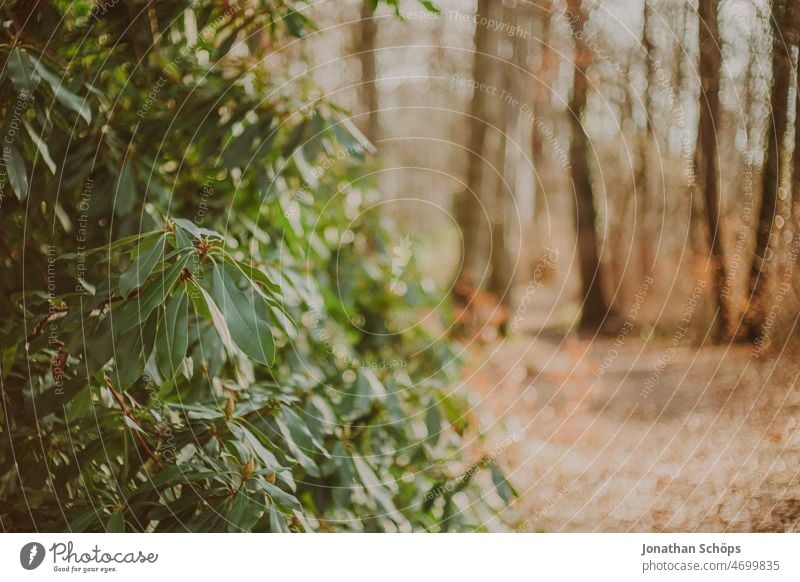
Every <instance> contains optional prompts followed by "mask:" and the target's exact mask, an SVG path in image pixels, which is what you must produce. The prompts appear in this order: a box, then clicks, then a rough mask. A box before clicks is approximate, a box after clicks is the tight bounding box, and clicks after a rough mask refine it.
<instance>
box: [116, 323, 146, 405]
mask: <svg viewBox="0 0 800 582" xmlns="http://www.w3.org/2000/svg"><path fill="white" fill-rule="evenodd" d="M114 331H115V332H116V331H117V330H116V329H115V330H114ZM115 336H116V337H119V340H118V341H115V342H114V364H115V365H114V371H115V373H114V375H113V376H112V378H113V379H114V380H115V385H116V387H117V388H118V389H119V390H124V389H125V388H127V387H128V386H130V385H131V384H133V383H134V382H136V380H138V379H139V378H140V377H141V376H142V372H144V365H145V363H146V362H147V358H148V357H149V356H150V352H152V350H153V343H154V341H155V336H156V318H155V317H151V318H149V319H148V320H147V321H146V322H145V324H144V325H143V326H142V327H141V328H140V327H138V326H137V327H134V328H133V329H130V330H128V331H127V332H126V333H125V334H124V335H122V336H119V335H117V334H116V333H115Z"/></svg>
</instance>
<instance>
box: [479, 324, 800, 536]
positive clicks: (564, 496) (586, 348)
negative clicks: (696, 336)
mask: <svg viewBox="0 0 800 582" xmlns="http://www.w3.org/2000/svg"><path fill="white" fill-rule="evenodd" d="M536 320H537V318H536V317H535V316H534V317H532V318H530V321H527V322H526V327H525V329H523V330H520V332H519V333H518V334H516V335H515V336H513V337H512V338H510V339H506V340H497V341H495V342H491V343H489V344H486V345H483V346H481V347H480V348H473V353H472V358H471V361H472V364H471V366H470V368H469V369H468V370H467V378H468V380H467V381H468V383H469V384H470V385H471V386H473V387H474V388H475V389H476V390H477V392H478V394H479V396H480V399H481V406H480V407H481V410H482V411H484V412H483V414H484V418H483V419H482V420H483V422H484V424H485V425H488V426H489V430H488V434H489V438H488V442H487V444H486V448H487V451H488V453H489V454H491V455H493V456H495V457H496V458H497V460H498V462H499V463H500V464H501V465H502V466H503V467H504V468H505V469H506V470H507V472H508V474H509V478H510V480H511V481H512V483H513V484H514V485H515V487H516V488H517V489H518V492H519V494H520V497H519V499H518V500H517V501H516V502H515V503H514V505H513V507H512V508H511V509H510V510H509V511H508V513H507V515H506V516H505V518H506V521H507V522H509V523H510V524H511V527H512V528H514V529H516V530H518V531H545V532H560V531H581V532H590V531H613V532H624V531H641V532H646V531H656V532H657V531H688V532H692V531H732V532H735V531H800V473H799V472H800V463H798V459H799V458H800V430H799V429H800V393H799V392H798V390H797V388H795V387H794V386H795V384H796V379H797V371H796V370H797V367H796V364H795V365H787V364H791V363H792V360H793V359H795V360H796V355H795V357H794V358H793V357H792V356H791V355H789V354H786V353H784V354H781V355H775V356H770V357H762V358H757V359H756V358H753V357H752V352H753V348H752V347H751V346H748V345H730V346H721V347H703V348H693V347H688V346H686V345H685V343H681V344H680V345H679V346H678V347H674V348H673V347H672V342H671V341H670V338H666V339H660V340H650V341H645V340H644V339H642V338H641V337H640V336H639V334H638V331H633V332H631V333H630V334H628V335H627V336H617V337H613V336H612V337H603V338H599V339H597V338H596V339H593V340H588V339H587V340H582V339H579V338H577V337H576V336H573V335H564V334H563V333H562V334H559V333H556V332H552V331H548V330H547V329H543V328H541V327H538V326H539V325H541V321H538V322H537V321H536Z"/></svg>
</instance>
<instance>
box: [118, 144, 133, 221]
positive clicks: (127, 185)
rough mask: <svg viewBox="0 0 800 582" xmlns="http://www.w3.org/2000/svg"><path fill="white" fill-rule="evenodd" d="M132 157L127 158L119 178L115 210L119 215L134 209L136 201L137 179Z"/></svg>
mask: <svg viewBox="0 0 800 582" xmlns="http://www.w3.org/2000/svg"><path fill="white" fill-rule="evenodd" d="M132 164H133V162H132V161H131V159H130V157H128V158H126V159H125V162H124V163H123V164H122V169H121V170H120V172H119V178H118V180H117V190H116V195H115V197H114V212H115V213H116V214H117V216H125V215H126V214H129V213H130V212H131V210H133V205H134V203H135V202H136V179H135V176H134V171H133V167H132Z"/></svg>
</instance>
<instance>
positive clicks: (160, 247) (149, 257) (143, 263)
mask: <svg viewBox="0 0 800 582" xmlns="http://www.w3.org/2000/svg"><path fill="white" fill-rule="evenodd" d="M165 240H166V236H164V235H162V236H160V237H159V238H158V239H157V240H156V241H155V242H153V245H152V246H151V247H149V248H146V249H141V250H140V252H139V255H138V256H137V257H136V259H134V261H133V265H131V268H130V269H128V270H127V271H125V272H124V273H122V275H120V276H119V293H120V295H122V296H123V297H127V296H128V295H130V293H131V291H133V290H134V289H136V288H138V287H141V286H142V283H144V282H145V281H146V280H147V278H148V277H149V276H150V273H152V272H153V269H154V268H155V266H156V263H157V262H158V259H160V258H161V257H162V256H163V254H164V243H165Z"/></svg>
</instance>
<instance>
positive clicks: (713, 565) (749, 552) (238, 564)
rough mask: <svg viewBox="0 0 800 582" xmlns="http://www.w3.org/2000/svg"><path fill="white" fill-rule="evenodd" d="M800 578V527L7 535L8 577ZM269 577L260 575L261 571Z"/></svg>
mask: <svg viewBox="0 0 800 582" xmlns="http://www.w3.org/2000/svg"><path fill="white" fill-rule="evenodd" d="M178 576H180V577H181V578H180V580H183V581H185V582H194V581H203V580H216V581H231V582H232V581H233V580H255V579H258V580H281V581H295V580H298V581H305V580H323V581H325V582H361V581H365V582H366V581H369V582H374V581H379V582H384V581H386V582H394V581H401V580H402V581H403V582H407V581H408V580H409V579H413V580H415V582H416V581H417V580H418V581H419V582H427V581H429V580H430V581H432V580H436V581H445V580H457V581H459V582H470V581H472V580H475V581H478V580H480V581H485V580H498V581H503V582H515V581H520V582H522V581H524V582H530V581H534V580H593V581H594V580H613V581H615V582H616V581H625V580H659V581H660V580H698V581H700V580H715V581H720V582H727V581H728V580H747V581H748V582H751V581H760V580H767V581H775V582H778V581H783V580H792V581H797V580H800V534H453V535H442V534H417V535H414V534H398V535H389V534H378V535H369V534H359V535H357V534H350V535H348V534H328V535H320V534H316V535H315V534H308V535H301V534H297V535H269V534H267V535H260V534H115V535H101V534H42V535H37V534H3V535H0V579H2V580H9V581H11V580H14V581H16V580H66V579H70V580H85V579H92V580H114V581H115V582H116V581H119V582H122V581H127V580H131V581H136V582H142V581H144V580H150V579H152V580H170V579H177V578H171V577H178ZM254 576H255V577H257V578H255V577H254Z"/></svg>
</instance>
